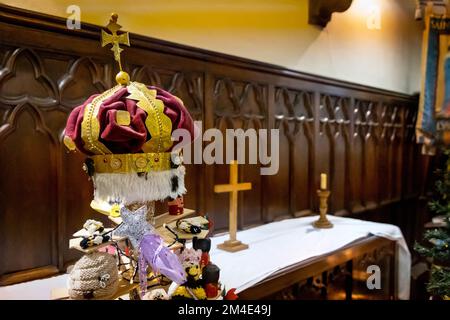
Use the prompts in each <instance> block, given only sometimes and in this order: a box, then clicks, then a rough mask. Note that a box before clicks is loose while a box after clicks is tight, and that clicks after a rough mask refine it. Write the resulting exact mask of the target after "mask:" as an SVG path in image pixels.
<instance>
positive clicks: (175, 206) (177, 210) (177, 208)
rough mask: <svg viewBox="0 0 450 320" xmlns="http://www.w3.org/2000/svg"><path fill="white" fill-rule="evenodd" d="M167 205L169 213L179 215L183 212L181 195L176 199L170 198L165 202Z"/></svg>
mask: <svg viewBox="0 0 450 320" xmlns="http://www.w3.org/2000/svg"><path fill="white" fill-rule="evenodd" d="M167 205H168V207H169V214H170V215H174V216H176V215H179V214H183V211H184V201H183V197H182V196H179V197H177V198H176V199H170V200H169V201H168V202H167Z"/></svg>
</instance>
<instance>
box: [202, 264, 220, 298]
mask: <svg viewBox="0 0 450 320" xmlns="http://www.w3.org/2000/svg"><path fill="white" fill-rule="evenodd" d="M219 277H220V269H219V267H218V266H216V265H215V264H213V263H209V264H208V265H207V266H205V267H204V268H203V272H202V280H203V283H204V286H205V292H206V296H207V297H208V298H215V297H216V296H217V293H218V292H219Z"/></svg>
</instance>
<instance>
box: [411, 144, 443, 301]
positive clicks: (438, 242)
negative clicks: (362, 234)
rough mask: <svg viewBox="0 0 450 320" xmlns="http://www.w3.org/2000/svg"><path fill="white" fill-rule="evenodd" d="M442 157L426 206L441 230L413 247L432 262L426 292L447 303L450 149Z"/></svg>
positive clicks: (427, 234)
mask: <svg viewBox="0 0 450 320" xmlns="http://www.w3.org/2000/svg"><path fill="white" fill-rule="evenodd" d="M443 155H444V156H445V157H446V161H445V166H444V168H440V169H438V170H437V172H436V173H437V178H438V179H437V181H436V184H435V195H434V198H433V200H432V201H430V203H429V206H430V210H431V211H432V212H433V213H434V214H436V215H437V216H439V217H440V218H441V219H440V220H441V221H442V222H441V225H442V226H440V227H438V228H433V229H431V230H427V231H426V232H425V234H424V240H425V244H424V245H421V244H418V243H416V244H415V246H414V249H415V250H416V251H417V252H418V253H419V254H420V255H422V256H424V257H428V258H430V259H431V260H432V266H431V271H430V280H429V282H428V284H427V290H428V292H429V293H430V294H431V295H432V296H436V297H441V298H443V299H450V148H448V147H447V148H446V149H444V150H443Z"/></svg>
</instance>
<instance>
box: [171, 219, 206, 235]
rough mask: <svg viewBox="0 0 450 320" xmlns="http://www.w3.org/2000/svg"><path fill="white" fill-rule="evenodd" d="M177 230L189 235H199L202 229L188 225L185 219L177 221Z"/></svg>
mask: <svg viewBox="0 0 450 320" xmlns="http://www.w3.org/2000/svg"><path fill="white" fill-rule="evenodd" d="M176 225H177V229H178V230H180V231H183V232H186V233H191V234H199V233H200V232H202V228H201V227H199V226H197V225H195V224H192V223H190V222H189V221H188V220H186V219H181V220H178V221H177V224H176Z"/></svg>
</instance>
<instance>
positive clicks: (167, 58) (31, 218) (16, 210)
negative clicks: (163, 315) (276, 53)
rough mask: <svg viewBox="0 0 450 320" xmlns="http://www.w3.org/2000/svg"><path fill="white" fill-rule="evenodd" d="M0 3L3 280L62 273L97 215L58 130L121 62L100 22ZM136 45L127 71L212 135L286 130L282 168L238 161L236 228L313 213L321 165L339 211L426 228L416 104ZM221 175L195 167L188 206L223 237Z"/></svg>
mask: <svg viewBox="0 0 450 320" xmlns="http://www.w3.org/2000/svg"><path fill="white" fill-rule="evenodd" d="M0 9H1V10H0V59H1V60H0V154H1V155H2V156H1V158H0V177H1V179H0V203H1V205H2V207H1V209H0V210H1V211H0V250H1V252H2V256H3V257H5V258H4V259H2V260H1V262H0V276H4V277H3V278H2V279H3V280H4V281H3V283H9V282H11V281H14V280H11V279H20V280H17V281H22V280H24V279H27V278H28V279H29V278H33V277H39V276H44V275H48V274H49V273H51V272H57V271H58V270H59V271H63V270H64V267H65V265H66V264H67V263H68V262H70V261H73V260H74V259H75V258H77V257H78V254H77V253H76V252H72V251H69V250H68V248H67V243H68V238H69V237H70V234H71V233H72V232H73V231H74V230H76V229H77V228H79V226H80V225H81V224H82V223H83V222H84V220H85V219H87V218H88V217H95V218H97V219H101V217H100V216H99V215H98V214H96V213H94V212H93V211H92V210H91V209H90V208H89V203H90V201H91V197H92V186H91V183H90V182H89V181H88V180H87V177H86V176H85V175H84V173H83V172H82V170H81V165H82V161H83V156H82V155H81V154H79V153H76V154H68V153H67V151H66V150H65V148H64V146H63V144H62V143H61V138H62V131H63V129H64V126H65V121H66V119H67V116H68V114H69V112H70V110H72V108H74V107H75V106H77V105H79V104H80V103H81V102H82V101H83V100H84V99H86V98H87V97H88V96H89V95H91V94H93V93H97V92H101V91H103V90H105V89H107V88H109V87H111V86H112V85H113V84H114V75H115V74H116V72H117V67H116V66H115V63H114V61H113V59H112V55H111V52H110V50H108V49H106V48H100V46H99V43H98V40H99V36H100V28H99V27H97V26H93V25H89V24H83V26H82V29H81V30H75V31H72V30H67V29H66V27H65V20H64V19H61V18H55V17H50V16H45V15H40V14H36V13H30V12H28V11H23V10H17V9H14V8H11V7H7V6H0ZM131 43H132V47H131V48H127V50H126V51H125V53H124V57H123V59H124V61H125V62H124V68H125V69H126V70H127V71H128V72H129V73H130V74H131V77H132V79H134V80H137V81H142V82H145V83H148V84H154V85H158V86H161V87H163V88H164V89H166V90H169V91H170V92H172V93H174V94H176V95H178V96H180V98H181V99H183V101H184V102H185V104H186V106H187V107H188V109H189V110H190V112H191V113H192V115H193V117H194V119H196V120H201V121H203V129H207V128H212V127H215V128H218V129H219V130H222V131H225V130H226V129H227V128H234V129H236V128H242V129H247V128H255V129H260V128H264V129H266V128H267V129H279V130H280V141H281V145H280V169H279V173H278V174H277V175H274V176H260V175H259V169H260V167H259V165H250V164H246V165H242V166H240V179H241V181H249V182H252V184H253V190H252V191H247V192H242V193H241V194H240V203H239V211H240V216H239V227H240V228H248V227H250V226H253V225H257V224H261V223H267V222H270V221H274V220H279V219H283V218H289V217H295V216H302V215H307V214H311V213H313V212H316V210H317V199H316V189H317V188H318V185H319V175H320V173H321V172H326V173H327V174H328V175H329V177H330V188H331V191H332V195H331V199H330V208H331V210H332V212H333V213H335V214H338V215H345V216H351V217H358V218H362V219H370V220H375V221H383V222H395V223H397V224H398V225H400V226H401V227H402V229H403V231H404V232H405V235H406V236H407V239H408V241H409V242H411V241H412V240H413V239H414V236H415V235H416V234H418V233H417V232H418V231H417V230H418V228H419V227H420V225H419V224H418V223H417V221H419V220H422V219H415V217H416V215H418V214H419V213H420V212H419V211H418V210H419V209H418V208H423V207H424V206H423V204H421V205H417V206H415V205H413V204H418V203H419V198H418V197H419V195H420V194H421V191H422V184H423V177H424V173H423V172H424V171H423V170H424V168H426V167H427V166H426V164H427V160H424V159H422V158H421V156H420V155H419V149H418V147H417V146H416V144H415V142H414V138H415V137H414V121H415V115H416V112H417V99H416V98H414V97H411V96H408V95H403V94H398V93H395V92H390V91H385V90H379V89H374V88H370V87H367V86H361V85H358V84H352V83H348V82H342V81H337V80H333V79H327V78H323V77H318V76H313V75H309V74H304V73H301V72H297V71H293V70H287V69H283V68H281V67H278V66H274V65H269V64H265V63H260V62H255V61H250V60H246V59H241V58H236V57H232V56H227V55H224V54H219V53H214V52H209V51H206V50H201V49H195V48H191V47H187V46H181V45H177V44H173V43H169V42H165V41H161V40H156V39H151V38H148V37H143V36H139V35H131ZM226 181H228V167H227V166H226V165H222V164H217V165H211V166H209V165H188V166H187V186H188V189H189V193H188V195H187V196H186V199H185V204H186V206H187V207H191V208H195V209H197V210H198V211H199V212H200V213H207V214H209V215H210V216H211V217H212V218H213V219H214V220H215V226H216V230H217V231H219V230H225V229H226V228H227V220H228V218H227V211H228V197H227V195H223V194H222V195H218V194H214V193H213V185H214V184H218V183H224V182H226ZM27 270H28V271H27ZM27 272H28V273H27ZM15 274H17V275H18V276H17V277H15V278H14V275H15ZM27 275H28V276H27Z"/></svg>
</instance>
